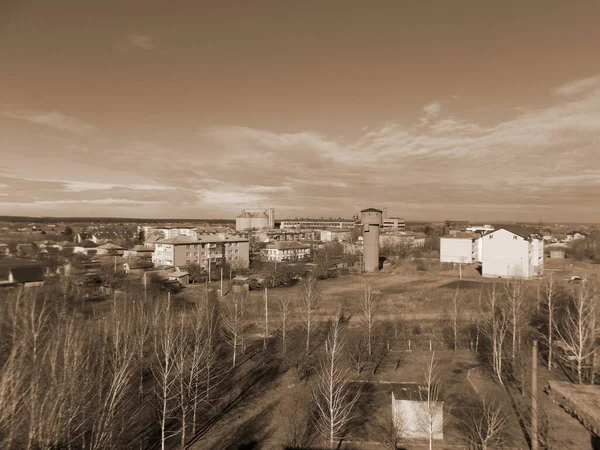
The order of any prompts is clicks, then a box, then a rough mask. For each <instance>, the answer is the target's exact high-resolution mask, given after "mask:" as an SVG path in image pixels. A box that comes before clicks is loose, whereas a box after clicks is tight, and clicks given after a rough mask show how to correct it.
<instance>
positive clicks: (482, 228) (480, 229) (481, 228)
mask: <svg viewBox="0 0 600 450" xmlns="http://www.w3.org/2000/svg"><path fill="white" fill-rule="evenodd" d="M465 231H470V232H472V233H489V232H490V231H494V227H493V226H492V225H489V224H485V225H473V226H470V227H467V228H465Z"/></svg>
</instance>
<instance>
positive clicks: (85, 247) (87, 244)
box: [73, 240, 98, 255]
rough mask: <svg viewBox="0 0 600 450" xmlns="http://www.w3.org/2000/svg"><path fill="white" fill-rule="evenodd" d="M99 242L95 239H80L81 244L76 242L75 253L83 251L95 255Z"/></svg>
mask: <svg viewBox="0 0 600 450" xmlns="http://www.w3.org/2000/svg"><path fill="white" fill-rule="evenodd" d="M97 248H98V244H96V243H95V242H93V241H88V240H85V241H80V242H79V244H75V247H73V253H81V254H84V255H95V254H96V252H97Z"/></svg>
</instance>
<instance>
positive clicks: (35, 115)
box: [1, 110, 96, 135]
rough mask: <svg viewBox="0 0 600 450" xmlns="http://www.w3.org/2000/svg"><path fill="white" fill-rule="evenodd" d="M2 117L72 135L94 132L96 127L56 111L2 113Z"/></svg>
mask: <svg viewBox="0 0 600 450" xmlns="http://www.w3.org/2000/svg"><path fill="white" fill-rule="evenodd" d="M1 115H2V116H4V117H8V118H10V119H17V120H25V121H27V122H31V123H35V124H38V125H45V126H48V127H52V128H56V129H58V130H63V131H69V132H71V133H74V134H79V135H84V134H88V133H89V132H91V131H94V130H95V129H96V127H95V126H94V125H91V124H89V123H85V122H82V121H80V120H78V119H76V118H74V117H71V116H67V115H64V114H61V113H59V112H56V111H51V112H38V111H30V110H20V111H3V112H2V113H1Z"/></svg>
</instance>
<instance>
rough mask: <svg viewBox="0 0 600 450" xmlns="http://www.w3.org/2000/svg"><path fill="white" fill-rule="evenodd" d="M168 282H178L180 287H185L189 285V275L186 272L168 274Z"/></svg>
mask: <svg viewBox="0 0 600 450" xmlns="http://www.w3.org/2000/svg"><path fill="white" fill-rule="evenodd" d="M169 280H175V281H178V282H179V284H180V285H182V286H187V285H188V284H190V274H189V273H188V272H182V271H175V272H171V273H170V274H169Z"/></svg>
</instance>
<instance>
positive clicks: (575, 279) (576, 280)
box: [569, 275, 585, 283]
mask: <svg viewBox="0 0 600 450" xmlns="http://www.w3.org/2000/svg"><path fill="white" fill-rule="evenodd" d="M582 281H585V278H581V277H580V276H577V275H573V276H572V277H571V278H570V279H569V283H581V282H582Z"/></svg>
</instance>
